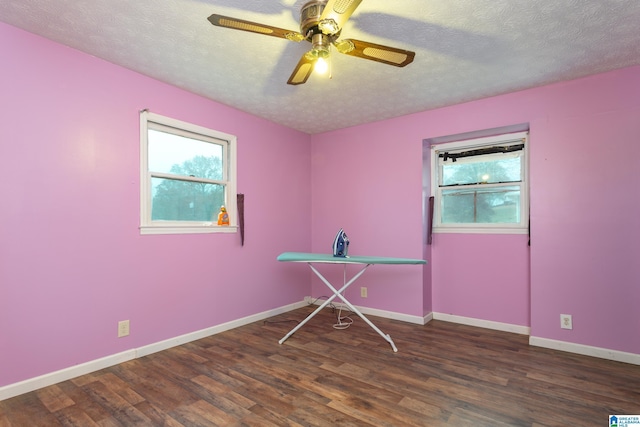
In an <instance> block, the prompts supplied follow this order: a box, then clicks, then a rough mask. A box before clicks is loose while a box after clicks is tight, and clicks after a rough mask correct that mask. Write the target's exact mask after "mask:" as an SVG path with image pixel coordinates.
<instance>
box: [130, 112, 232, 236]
mask: <svg viewBox="0 0 640 427" xmlns="http://www.w3.org/2000/svg"><path fill="white" fill-rule="evenodd" d="M149 122H152V123H156V124H159V125H162V126H168V127H171V128H175V129H177V130H185V131H187V132H192V133H196V134H200V135H203V136H204V137H209V138H214V139H216V140H222V141H226V142H227V143H226V147H225V149H224V150H223V156H224V157H225V161H226V162H227V167H226V168H223V170H225V171H226V176H225V177H224V180H225V181H226V182H225V184H226V197H227V201H226V202H225V207H226V209H227V213H228V214H229V220H230V221H229V222H230V224H229V225H228V226H219V225H218V224H217V222H214V221H205V222H200V221H197V222H183V221H162V222H159V221H151V174H150V173H149V171H148V156H149V151H148V141H147V136H148V129H149V126H148V123H149ZM236 145H237V138H236V137H235V136H234V135H229V134H226V133H223V132H219V131H215V130H212V129H207V128H205V127H202V126H198V125H194V124H191V123H187V122H183V121H180V120H176V119H172V118H170V117H165V116H161V115H159V114H155V113H151V112H149V111H148V110H143V111H141V112H140V234H204V233H235V232H237V230H238V225H237V224H238V222H237V200H236V196H237V190H236V160H237V147H236ZM223 163H224V162H223Z"/></svg>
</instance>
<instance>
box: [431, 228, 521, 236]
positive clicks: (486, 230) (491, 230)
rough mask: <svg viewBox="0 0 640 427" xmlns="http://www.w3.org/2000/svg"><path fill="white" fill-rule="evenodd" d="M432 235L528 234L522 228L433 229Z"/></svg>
mask: <svg viewBox="0 0 640 427" xmlns="http://www.w3.org/2000/svg"><path fill="white" fill-rule="evenodd" d="M433 233H434V234H447V233H451V234H456V233H457V234H529V229H528V228H522V227H495V228H489V227H434V228H433Z"/></svg>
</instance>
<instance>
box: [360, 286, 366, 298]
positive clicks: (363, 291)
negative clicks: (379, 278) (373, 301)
mask: <svg viewBox="0 0 640 427" xmlns="http://www.w3.org/2000/svg"><path fill="white" fill-rule="evenodd" d="M360 296H361V297H362V298H366V297H367V288H366V287H364V286H363V287H361V288H360Z"/></svg>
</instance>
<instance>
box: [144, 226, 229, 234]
mask: <svg viewBox="0 0 640 427" xmlns="http://www.w3.org/2000/svg"><path fill="white" fill-rule="evenodd" d="M237 231H238V227H237V226H235V225H233V226H219V225H208V226H207V225H199V226H194V225H185V226H179V225H167V226H161V225H145V226H140V234H141V235H145V234H212V233H236V232H237Z"/></svg>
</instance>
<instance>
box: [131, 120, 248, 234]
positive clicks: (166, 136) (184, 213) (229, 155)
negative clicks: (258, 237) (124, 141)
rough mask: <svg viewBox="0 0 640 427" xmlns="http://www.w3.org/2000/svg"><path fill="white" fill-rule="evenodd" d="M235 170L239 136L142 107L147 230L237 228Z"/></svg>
mask: <svg viewBox="0 0 640 427" xmlns="http://www.w3.org/2000/svg"><path fill="white" fill-rule="evenodd" d="M235 171H236V137H235V136H232V135H227V134H224V133H222V132H217V131H214V130H210V129H206V128H203V127H200V126H196V125H192V124H189V123H185V122H181V121H179V120H174V119H171V118H168V117H163V116H160V115H158V114H153V113H150V112H148V111H146V110H145V111H142V112H141V113H140V232H141V234H175V233H216V232H235V231H236V228H237V227H236V172H235ZM222 205H224V206H225V207H226V209H227V212H228V214H229V218H230V225H229V226H218V225H217V218H218V212H219V211H220V207H221V206H222Z"/></svg>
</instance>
